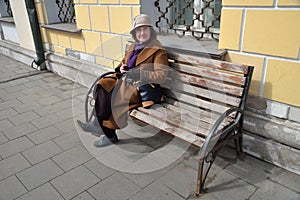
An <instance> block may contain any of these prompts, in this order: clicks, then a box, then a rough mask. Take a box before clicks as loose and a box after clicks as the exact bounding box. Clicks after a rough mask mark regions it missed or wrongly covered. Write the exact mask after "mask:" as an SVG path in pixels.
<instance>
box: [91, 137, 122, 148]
mask: <svg viewBox="0 0 300 200" xmlns="http://www.w3.org/2000/svg"><path fill="white" fill-rule="evenodd" d="M117 142H119V139H118V138H117V137H113V138H108V137H106V136H105V135H102V136H101V137H100V139H99V140H97V141H96V142H94V146H95V147H105V146H108V145H110V144H115V143H117Z"/></svg>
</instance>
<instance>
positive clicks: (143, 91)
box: [136, 82, 163, 108]
mask: <svg viewBox="0 0 300 200" xmlns="http://www.w3.org/2000/svg"><path fill="white" fill-rule="evenodd" d="M136 85H137V87H138V91H139V95H140V97H141V101H142V105H143V107H144V108H150V107H151V106H152V105H153V104H155V103H161V102H162V101H163V91H162V89H161V87H160V85H159V84H154V83H145V82H137V83H136Z"/></svg>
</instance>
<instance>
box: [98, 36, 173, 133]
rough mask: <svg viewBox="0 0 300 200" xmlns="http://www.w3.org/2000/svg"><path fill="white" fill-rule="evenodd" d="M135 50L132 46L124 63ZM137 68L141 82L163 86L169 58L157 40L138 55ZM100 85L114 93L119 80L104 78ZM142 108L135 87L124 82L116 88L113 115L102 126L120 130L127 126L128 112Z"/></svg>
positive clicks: (113, 98)
mask: <svg viewBox="0 0 300 200" xmlns="http://www.w3.org/2000/svg"><path fill="white" fill-rule="evenodd" d="M133 49H134V44H132V45H131V46H130V47H129V49H128V51H127V52H126V54H125V56H124V58H123V60H122V62H121V63H120V64H119V65H118V67H120V66H121V65H122V63H127V60H128V58H129V56H130V54H131V52H132V51H133ZM136 67H139V69H140V76H141V80H143V81H146V82H150V83H158V84H162V83H163V82H164V81H165V80H166V78H167V74H168V69H169V65H168V57H167V54H166V52H165V50H164V49H163V48H162V46H161V44H160V42H159V41H158V40H157V39H153V40H152V41H151V42H150V43H149V44H148V45H147V46H146V47H145V48H144V49H143V50H142V51H141V52H140V53H139V55H138V57H137V60H136ZM98 84H100V85H102V87H103V88H104V89H105V90H106V91H107V92H110V91H112V90H113V89H114V88H115V86H116V85H117V79H115V78H104V79H101V80H100V81H99V82H98ZM139 106H141V102H140V97H139V96H138V91H137V88H136V86H135V85H131V84H128V83H126V81H122V83H121V84H120V87H119V86H118V87H116V89H115V90H113V94H112V115H111V117H110V119H109V120H105V121H103V123H102V125H103V126H106V127H108V128H111V129H120V128H124V127H125V126H127V119H128V111H129V110H131V109H133V108H136V107H139Z"/></svg>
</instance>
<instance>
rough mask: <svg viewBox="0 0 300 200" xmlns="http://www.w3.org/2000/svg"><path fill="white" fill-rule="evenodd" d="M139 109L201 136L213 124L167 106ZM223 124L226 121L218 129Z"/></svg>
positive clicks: (205, 133) (222, 125) (150, 115)
mask: <svg viewBox="0 0 300 200" xmlns="http://www.w3.org/2000/svg"><path fill="white" fill-rule="evenodd" d="M139 111H141V112H143V113H146V114H148V115H149V117H154V118H158V119H159V120H161V121H165V122H166V123H168V124H171V125H172V126H175V127H180V128H182V129H184V130H187V131H189V132H190V133H192V134H196V135H200V136H203V137H206V136H207V134H208V133H209V131H210V130H211V128H212V126H213V123H207V122H206V121H208V120H200V118H199V117H196V116H193V115H191V113H187V112H177V111H175V110H171V109H168V108H167V107H162V106H154V107H153V108H152V109H150V110H149V109H144V108H139ZM202 118H203V117H202ZM225 125H228V123H227V122H224V123H222V124H221V125H220V126H219V128H218V129H219V130H221V129H222V128H223V127H224V126H225Z"/></svg>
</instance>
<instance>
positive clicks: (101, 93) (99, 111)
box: [95, 85, 117, 138]
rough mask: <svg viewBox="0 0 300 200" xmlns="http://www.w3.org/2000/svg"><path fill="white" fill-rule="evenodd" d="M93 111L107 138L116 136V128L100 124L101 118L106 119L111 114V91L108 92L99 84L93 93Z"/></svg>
mask: <svg viewBox="0 0 300 200" xmlns="http://www.w3.org/2000/svg"><path fill="white" fill-rule="evenodd" d="M95 112H96V116H97V119H98V122H99V124H100V126H101V128H102V130H103V132H104V134H105V135H106V137H108V138H113V137H117V134H116V130H115V129H110V128H107V127H105V126H103V125H102V122H103V120H108V119H109V117H110V116H111V114H112V111H111V92H110V93H108V92H106V91H105V90H104V88H103V87H102V86H101V85H98V86H97V89H96V95H95Z"/></svg>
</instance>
